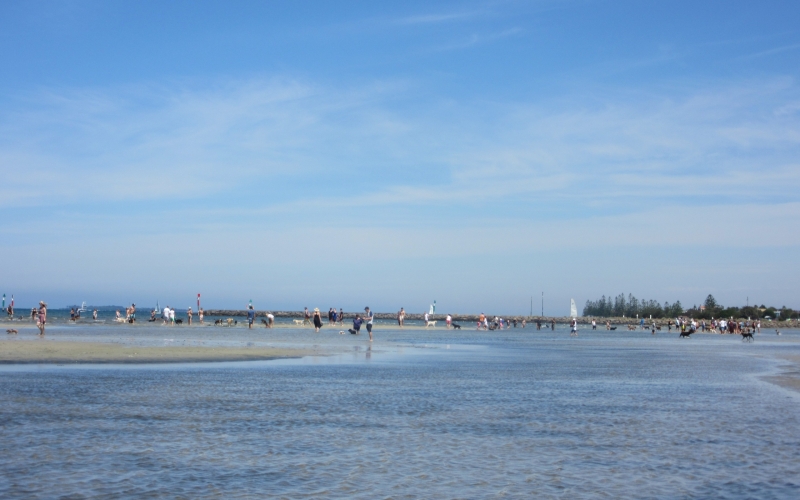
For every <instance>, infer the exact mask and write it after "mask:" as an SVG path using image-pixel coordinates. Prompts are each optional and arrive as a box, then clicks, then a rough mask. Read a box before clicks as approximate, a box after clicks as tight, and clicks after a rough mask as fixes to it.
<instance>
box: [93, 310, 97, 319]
mask: <svg viewBox="0 0 800 500" xmlns="http://www.w3.org/2000/svg"><path fill="white" fill-rule="evenodd" d="M92 319H93V320H95V321H97V309H95V310H94V311H92Z"/></svg>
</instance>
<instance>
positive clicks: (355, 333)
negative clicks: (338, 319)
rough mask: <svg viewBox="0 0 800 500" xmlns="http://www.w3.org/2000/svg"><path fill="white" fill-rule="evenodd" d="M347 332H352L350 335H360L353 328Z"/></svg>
mask: <svg viewBox="0 0 800 500" xmlns="http://www.w3.org/2000/svg"><path fill="white" fill-rule="evenodd" d="M347 331H348V332H350V335H358V332H357V331H355V330H353V329H352V328H350V329H348V330H347Z"/></svg>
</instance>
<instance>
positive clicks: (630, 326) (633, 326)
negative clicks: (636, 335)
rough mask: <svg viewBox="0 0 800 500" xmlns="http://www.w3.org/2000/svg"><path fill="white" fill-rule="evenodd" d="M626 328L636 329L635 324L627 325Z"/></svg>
mask: <svg viewBox="0 0 800 500" xmlns="http://www.w3.org/2000/svg"><path fill="white" fill-rule="evenodd" d="M628 330H634V331H635V330H636V325H628Z"/></svg>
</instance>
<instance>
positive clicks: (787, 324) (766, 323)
mask: <svg viewBox="0 0 800 500" xmlns="http://www.w3.org/2000/svg"><path fill="white" fill-rule="evenodd" d="M204 313H205V315H206V316H222V317H242V316H247V310H246V309H207V310H204ZM267 313H271V314H272V315H273V316H275V318H288V319H303V311H256V317H266V315H267ZM322 314H323V317H322V321H323V323H326V322H327V321H328V317H327V312H326V311H322ZM356 314H359V315H361V316H362V317H363V315H364V312H363V311H359V312H347V311H345V313H344V315H345V320H349V321H352V320H353V318H355V316H356ZM374 315H375V319H381V320H392V321H397V313H396V312H394V313H378V312H376V313H374ZM450 316H451V317H452V318H453V321H454V322H467V323H469V322H472V323H476V322H477V321H478V315H477V314H451V315H450ZM486 316H487V317H488V318H489V319H490V320H491V319H492V318H494V316H498V317H501V318H503V320H505V321H514V320H515V319H516V320H517V322H521V321H522V320H525V322H526V323H528V324H535V323H536V321H541V322H542V325H544V324H545V323H547V324H550V323H552V322H553V321H555V322H556V324H561V325H563V324H566V323H569V322H570V321H572V318H571V317H569V316H536V315H534V316H523V315H513V316H503V315H493V314H487V315H486ZM429 317H430V319H431V321H436V322H437V323H441V324H444V321H445V318H446V317H447V314H446V313H445V314H441V313H436V314H434V315H430V316H429ZM405 318H406V320H409V321H423V320H424V319H425V315H424V314H416V313H406V316H405ZM721 319H729V318H721ZM592 320H595V321H596V322H597V328H598V329H601V328H605V324H606V321H609V322H611V325H612V326H620V325H621V326H626V325H639V324H640V321H641V319H640V318H600V317H591V316H578V318H577V321H578V324H580V325H591V323H592ZM669 321H672V322H673V326H674V323H675V318H659V319H649V318H645V320H644V322H645V326H649V325H650V324H652V323H653V322H655V324H656V326H661V327H665V326H667V323H668V322H669ZM702 321H703V320H697V322H698V323H700V322H702ZM705 321H706V324H707V325H708V324H710V323H711V320H705ZM736 321H745V320H744V319H742V318H737V319H736ZM747 321H759V320H747ZM760 321H761V329H762V330H763V329H768V328H800V321H798V320H790V321H776V320H765V319H762V320H760Z"/></svg>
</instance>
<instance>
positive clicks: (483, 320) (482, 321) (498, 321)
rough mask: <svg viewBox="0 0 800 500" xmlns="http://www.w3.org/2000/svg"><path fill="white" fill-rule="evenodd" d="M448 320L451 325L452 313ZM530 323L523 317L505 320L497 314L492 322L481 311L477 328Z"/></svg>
mask: <svg viewBox="0 0 800 500" xmlns="http://www.w3.org/2000/svg"><path fill="white" fill-rule="evenodd" d="M447 318H448V321H447V325H448V327H449V326H450V315H449V314H448V315H447ZM527 324H528V323H527V322H526V321H525V320H524V319H523V320H522V321H519V320H517V319H516V318H514V319H511V320H504V319H503V318H498V317H497V316H495V317H494V319H492V321H491V323H490V322H489V318H488V317H486V315H485V314H483V313H481V314H480V315H479V316H478V322H477V330H503V329H507V328H512V327H513V328H517V326H519V325H521V326H522V328H525V326H526V325H527ZM538 326H539V329H541V321H540V322H538Z"/></svg>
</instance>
